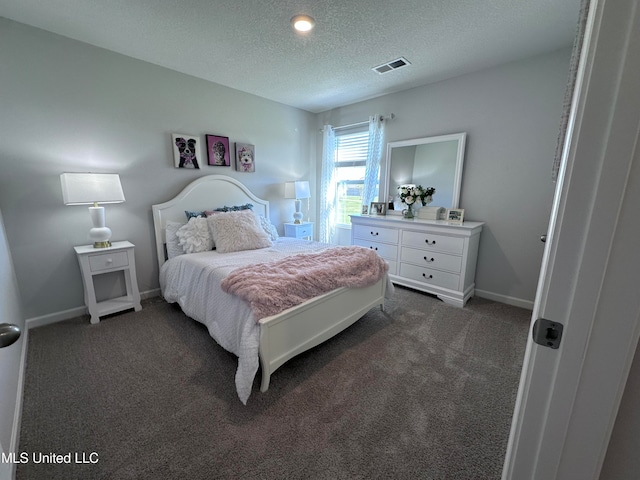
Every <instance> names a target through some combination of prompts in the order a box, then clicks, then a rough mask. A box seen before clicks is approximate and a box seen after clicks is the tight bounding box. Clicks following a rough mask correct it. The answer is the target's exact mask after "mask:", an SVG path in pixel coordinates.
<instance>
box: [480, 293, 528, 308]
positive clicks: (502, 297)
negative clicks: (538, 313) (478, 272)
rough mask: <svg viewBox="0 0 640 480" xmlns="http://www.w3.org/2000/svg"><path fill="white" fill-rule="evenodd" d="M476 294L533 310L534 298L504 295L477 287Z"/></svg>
mask: <svg viewBox="0 0 640 480" xmlns="http://www.w3.org/2000/svg"><path fill="white" fill-rule="evenodd" d="M475 296H476V297H482V298H486V299H488V300H493V301H494V302H500V303H505V304H507V305H512V306H514V307H520V308H525V309H527V310H533V301H532V300H524V299H523V298H516V297H510V296H508V295H502V294H500V293H494V292H488V291H486V290H478V289H477V288H476V292H475Z"/></svg>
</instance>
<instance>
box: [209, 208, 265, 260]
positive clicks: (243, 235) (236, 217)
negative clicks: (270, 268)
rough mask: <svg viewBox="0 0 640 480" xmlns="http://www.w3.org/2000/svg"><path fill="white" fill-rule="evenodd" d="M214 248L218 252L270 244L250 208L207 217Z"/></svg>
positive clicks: (235, 250)
mask: <svg viewBox="0 0 640 480" xmlns="http://www.w3.org/2000/svg"><path fill="white" fill-rule="evenodd" d="M207 223H208V224H209V229H210V231H211V235H212V236H213V241H214V243H215V245H216V250H217V251H218V252H220V253H230V252H239V251H241V250H256V249H258V248H265V247H270V246H271V245H272V243H271V240H270V239H269V237H268V235H267V234H266V233H265V231H264V230H263V229H262V227H261V226H260V222H259V221H258V217H256V215H255V213H253V211H251V210H241V211H239V212H225V213H219V214H217V215H212V216H210V217H208V218H207Z"/></svg>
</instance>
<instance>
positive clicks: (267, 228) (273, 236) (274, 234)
mask: <svg viewBox="0 0 640 480" xmlns="http://www.w3.org/2000/svg"><path fill="white" fill-rule="evenodd" d="M258 219H259V220H260V226H261V227H262V229H263V230H264V232H265V233H266V234H267V236H268V237H269V239H270V240H271V241H272V242H275V241H276V240H277V239H278V238H279V235H278V230H276V227H275V226H274V225H273V223H271V222H270V221H269V220H268V219H267V217H265V216H264V215H260V216H259V217H258Z"/></svg>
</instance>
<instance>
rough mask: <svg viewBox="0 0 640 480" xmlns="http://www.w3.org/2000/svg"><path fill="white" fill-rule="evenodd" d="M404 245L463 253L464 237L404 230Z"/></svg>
mask: <svg viewBox="0 0 640 480" xmlns="http://www.w3.org/2000/svg"><path fill="white" fill-rule="evenodd" d="M402 245H403V246H407V247H413V248H424V249H429V250H435V251H438V252H444V253H454V254H456V255H462V251H463V249H464V239H463V238H460V237H448V236H445V235H437V234H432V233H430V232H413V231H407V230H405V231H404V232H402Z"/></svg>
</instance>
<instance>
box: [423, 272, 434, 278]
mask: <svg viewBox="0 0 640 480" xmlns="http://www.w3.org/2000/svg"><path fill="white" fill-rule="evenodd" d="M422 276H423V277H424V278H433V275H429V276H428V277H427V274H426V273H423V274H422Z"/></svg>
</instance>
